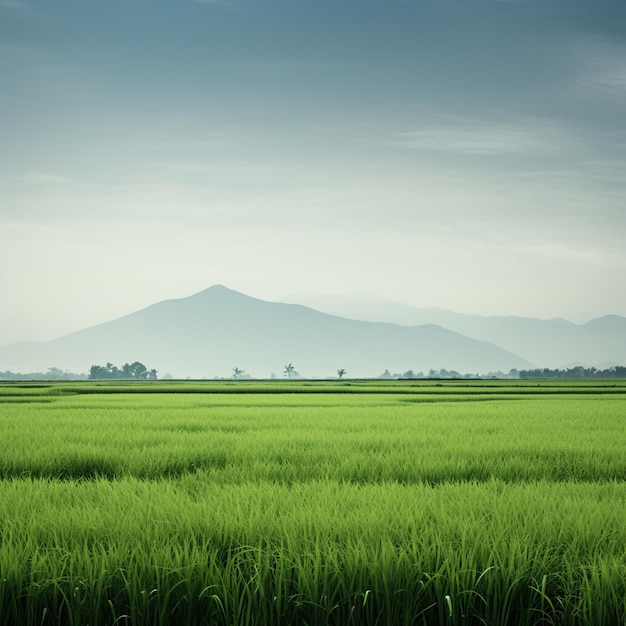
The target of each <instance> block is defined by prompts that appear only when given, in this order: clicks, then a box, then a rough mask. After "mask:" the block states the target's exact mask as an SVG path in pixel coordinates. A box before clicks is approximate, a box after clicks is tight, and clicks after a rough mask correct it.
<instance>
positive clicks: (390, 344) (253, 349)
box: [0, 285, 530, 378]
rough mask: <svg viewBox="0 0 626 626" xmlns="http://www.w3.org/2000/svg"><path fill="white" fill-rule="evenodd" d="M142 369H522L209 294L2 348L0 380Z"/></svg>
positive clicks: (474, 346)
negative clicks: (133, 364) (13, 375)
mask: <svg viewBox="0 0 626 626" xmlns="http://www.w3.org/2000/svg"><path fill="white" fill-rule="evenodd" d="M134 360H140V361H142V362H143V363H145V364H146V365H147V366H148V367H150V368H156V369H157V370H158V371H159V373H160V374H161V375H162V374H163V373H165V372H170V373H172V374H173V375H174V376H175V377H185V376H191V377H205V376H206V377H208V378H212V377H213V376H214V375H218V376H229V375H230V374H231V373H232V368H233V367H235V366H237V367H240V368H242V369H244V370H245V371H246V372H248V373H250V374H251V375H252V376H256V377H269V376H270V375H271V374H272V373H274V374H276V375H277V376H278V377H282V372H283V369H284V365H285V364H286V363H290V362H291V363H293V364H294V365H295V367H296V369H297V370H298V371H299V372H300V374H301V375H302V376H305V377H324V376H332V375H334V374H335V373H336V371H337V369H338V368H345V369H346V370H347V373H348V375H349V376H376V375H378V374H380V373H381V372H382V371H384V370H385V369H386V368H388V369H390V370H391V371H394V372H403V371H406V370H409V369H412V370H414V371H416V372H417V371H420V370H423V371H428V370H429V369H430V368H434V369H440V368H446V369H448V370H457V371H459V372H488V371H495V370H502V371H508V370H509V369H511V368H524V367H528V366H530V363H528V362H527V361H525V360H524V359H521V358H519V357H517V356H516V355H515V354H512V353H510V352H507V351H505V350H503V349H501V348H499V347H497V346H495V345H491V344H489V343H486V342H483V341H476V340H474V339H471V338H467V337H464V336H462V335H460V334H458V333H456V332H452V331H450V330H446V329H444V328H441V327H439V326H436V325H422V326H416V327H405V326H401V325H397V324H392V323H380V322H367V321H355V320H350V319H345V318H341V317H337V316H333V315H329V314H326V313H321V312H319V311H315V310H313V309H311V308H308V307H306V306H302V305H297V304H283V303H276V302H267V301H264V300H259V299H256V298H251V297H249V296H246V295H244V294H242V293H238V292H236V291H232V290H230V289H227V288H226V287H223V286H221V285H217V286H214V287H211V288H209V289H206V290H204V291H201V292H200V293H197V294H195V295H192V296H189V297H187V298H181V299H177V300H165V301H163V302H159V303H157V304H154V305H152V306H149V307H147V308H145V309H142V310H140V311H137V312H135V313H131V314H130V315H126V316H124V317H121V318H119V319H115V320H112V321H110V322H106V323H104V324H99V325H97V326H93V327H90V328H86V329H84V330H80V331H77V332H74V333H71V334H69V335H65V336H63V337H60V338H58V339H55V340H53V341H48V342H39V343H17V344H11V345H8V346H4V347H1V348H0V371H4V370H12V371H36V370H43V371H45V370H46V369H47V368H48V367H51V366H54V367H58V368H61V369H71V370H73V371H76V372H85V371H87V370H88V369H89V367H90V365H92V364H94V363H97V364H105V363H106V362H108V361H110V362H112V363H116V364H120V363H123V362H126V361H134Z"/></svg>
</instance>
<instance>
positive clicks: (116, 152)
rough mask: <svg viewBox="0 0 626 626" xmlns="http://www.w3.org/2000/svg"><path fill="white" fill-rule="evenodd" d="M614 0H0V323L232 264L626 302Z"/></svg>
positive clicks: (256, 283)
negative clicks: (87, 0) (86, 0)
mask: <svg viewBox="0 0 626 626" xmlns="http://www.w3.org/2000/svg"><path fill="white" fill-rule="evenodd" d="M625 242H626V3H624V2H623V0H385V2H381V1H380V0H376V1H375V0H92V1H90V2H85V1H84V0H54V1H51V0H46V1H43V0H23V1H22V0H0V344H4V343H11V342H14V341H21V340H47V339H52V338H54V337H57V336H60V335H62V334H65V333H68V332H71V331H73V330H78V329H80V328H84V327H87V326H91V325H93V324H96V323H100V322H105V321H108V320H110V319H113V318H116V317H120V316H122V315H125V314H127V313H130V312H132V311H135V310H137V309H140V308H142V307H145V306H148V305H150V304H152V303H154V302H157V301H160V300H164V299H169V298H180V297H185V296H188V295H191V294H193V293H196V292H198V291H201V290H202V289H205V288H207V287H209V286H211V285H213V284H224V285H226V286H228V287H230V288H232V289H236V290H237V291H242V292H244V293H247V294H249V295H252V296H255V297H259V298H263V299H267V300H273V299H279V298H280V297H282V296H286V295H288V294H292V293H317V294H330V293H333V294H350V293H368V294H374V295H378V296H381V297H385V298H390V299H394V300H397V301H401V302H405V303H408V304H411V305H414V306H418V307H427V306H436V307H442V308H446V309H451V310H454V311H459V312H464V313H477V314H481V315H525V316H533V317H541V318H551V317H556V316H563V317H566V318H568V319H574V320H575V321H576V320H582V319H583V318H586V319H589V318H590V317H593V316H595V315H604V314H609V313H613V314H618V315H626V280H625V278H624V277H625V276H626V246H625V245H624V243H625Z"/></svg>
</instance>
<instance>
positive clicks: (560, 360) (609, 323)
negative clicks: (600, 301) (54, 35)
mask: <svg viewBox="0 0 626 626" xmlns="http://www.w3.org/2000/svg"><path fill="white" fill-rule="evenodd" d="M282 300H283V301H287V302H292V301H295V300H300V301H301V302H305V303H306V304H307V305H308V306H313V307H315V308H317V309H318V310H321V311H324V312H330V313H334V314H343V315H346V316H350V317H352V318H353V319H370V320H375V319H380V318H381V317H384V318H385V319H387V320H395V321H396V322H397V323H400V324H404V325H415V324H418V325H419V324H425V323H436V324H438V325H440V326H442V327H444V328H447V329H448V330H453V331H456V332H458V333H460V334H462V335H464V336H467V337H471V338H473V339H478V340H481V341H487V342H488V343H492V344H494V345H498V346H500V347H502V348H503V349H505V350H507V351H509V352H512V353H514V354H518V355H519V356H521V357H522V358H524V359H526V360H528V361H530V362H532V363H535V364H537V365H538V366H540V367H553V368H555V367H558V368H561V367H563V366H564V365H565V364H567V363H571V362H582V363H585V364H586V365H588V366H596V367H597V366H599V365H601V364H603V363H607V362H615V363H623V362H626V318H625V317H622V316H619V315H614V314H608V315H603V316H600V317H597V318H594V319H592V320H589V321H587V322H585V323H583V324H576V323H574V322H571V321H569V320H567V319H565V318H563V317H554V318H550V319H540V318H533V317H523V316H516V315H506V316H505V315H498V316H480V315H476V314H465V313H456V312H453V311H447V310H446V309H440V308H437V307H425V308H418V307H413V306H411V305H408V304H405V303H400V302H397V301H394V300H386V299H384V298H378V297H376V296H364V295H362V294H361V295H357V296H338V295H332V296H328V295H321V296H316V295H306V294H295V295H292V296H285V297H284V298H282ZM368 303H372V306H368Z"/></svg>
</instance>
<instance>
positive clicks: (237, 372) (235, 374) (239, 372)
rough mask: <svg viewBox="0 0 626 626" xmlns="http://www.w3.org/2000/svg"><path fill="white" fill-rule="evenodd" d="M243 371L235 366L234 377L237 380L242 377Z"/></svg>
mask: <svg viewBox="0 0 626 626" xmlns="http://www.w3.org/2000/svg"><path fill="white" fill-rule="evenodd" d="M243 373H244V370H241V369H239V368H238V367H233V378H234V379H235V380H237V379H238V378H241V376H242V374H243Z"/></svg>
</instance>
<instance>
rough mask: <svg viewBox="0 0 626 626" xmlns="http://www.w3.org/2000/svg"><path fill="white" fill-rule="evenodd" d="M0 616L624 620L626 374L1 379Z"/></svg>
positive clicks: (2, 619) (386, 621)
mask: <svg viewBox="0 0 626 626" xmlns="http://www.w3.org/2000/svg"><path fill="white" fill-rule="evenodd" d="M0 444H1V447H0V624H2V625H4V624H6V625H14V624H28V625H30V624H32V625H34V624H37V625H46V624H59V625H61V624H69V625H79V624H80V625H86V624H89V625H91V626H96V625H103V624H110V625H114V624H194V625H195V624H207V625H233V626H234V625H266V624H267V625H269V624H276V625H282V624H284V625H287V624H289V625H292V624H301V625H305V624H306V625H309V626H313V625H321V624H334V625H337V626H343V625H349V624H355V625H360V624H379V625H392V624H393V625H395V624H398V625H409V624H411V625H414V624H428V625H430V624H451V625H452V624H454V625H456V624H472V625H473V624H476V625H478V624H480V625H500V624H502V625H504V624H520V625H526V624H528V625H530V624H537V625H538V624H568V625H569V624H581V625H582V624H593V625H602V624H626V383H624V382H620V381H617V382H615V381H611V382H604V383H584V384H579V383H576V384H574V383H567V382H561V381H559V382H558V383H551V384H546V383H540V384H538V383H537V382H536V381H525V382H513V381H471V382H468V381H446V382H444V381H440V382H434V381H419V382H418V381H390V382H385V383H381V382H357V381H341V382H302V381H291V382H276V383H272V382H248V381H245V382H243V381H242V382H233V383H227V382H225V383H217V382H212V381H211V382H185V383H182V382H170V383H161V382H153V383H135V384H128V383H126V384H125V383H119V382H118V383H108V384H107V383H59V384H46V383H38V384H31V385H29V384H22V383H19V384H0Z"/></svg>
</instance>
